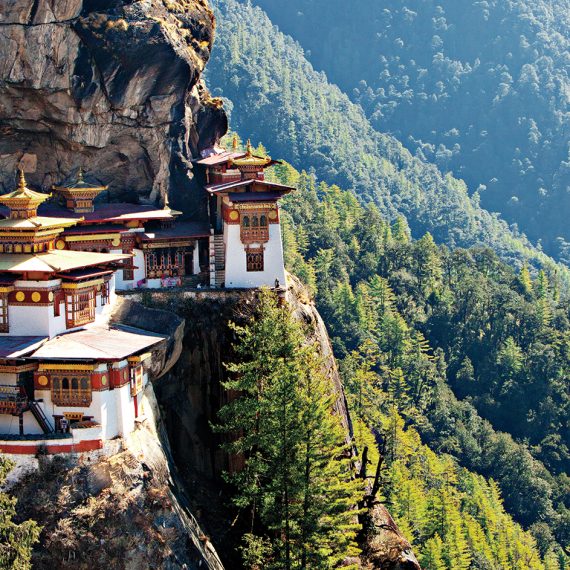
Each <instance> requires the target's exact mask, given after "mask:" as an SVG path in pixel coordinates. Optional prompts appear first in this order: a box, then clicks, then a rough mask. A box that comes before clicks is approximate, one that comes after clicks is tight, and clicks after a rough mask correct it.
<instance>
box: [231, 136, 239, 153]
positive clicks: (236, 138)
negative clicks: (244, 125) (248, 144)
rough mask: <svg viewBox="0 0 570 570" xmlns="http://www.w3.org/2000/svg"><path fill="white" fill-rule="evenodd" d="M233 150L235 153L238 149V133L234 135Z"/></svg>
mask: <svg viewBox="0 0 570 570" xmlns="http://www.w3.org/2000/svg"><path fill="white" fill-rule="evenodd" d="M232 148H233V150H234V152H237V149H238V137H237V133H234V140H233V141H232Z"/></svg>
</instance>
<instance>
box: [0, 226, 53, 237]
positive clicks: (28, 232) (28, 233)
mask: <svg viewBox="0 0 570 570" xmlns="http://www.w3.org/2000/svg"><path fill="white" fill-rule="evenodd" d="M62 231H63V228H55V229H53V230H43V231H36V232H35V231H33V230H29V229H25V230H22V231H21V232H15V231H11V232H3V231H2V229H1V228H0V238H3V237H18V238H40V237H51V236H57V235H59V234H60V233H61V232H62Z"/></svg>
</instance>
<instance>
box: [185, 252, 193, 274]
mask: <svg viewBox="0 0 570 570" xmlns="http://www.w3.org/2000/svg"><path fill="white" fill-rule="evenodd" d="M184 275H186V276H188V275H194V254H193V253H185V254H184Z"/></svg>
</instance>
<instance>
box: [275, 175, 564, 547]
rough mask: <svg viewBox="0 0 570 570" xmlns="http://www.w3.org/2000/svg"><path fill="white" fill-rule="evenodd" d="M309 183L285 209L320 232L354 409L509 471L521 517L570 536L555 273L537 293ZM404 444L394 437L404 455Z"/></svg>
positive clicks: (471, 460)
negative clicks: (398, 421)
mask: <svg viewBox="0 0 570 570" xmlns="http://www.w3.org/2000/svg"><path fill="white" fill-rule="evenodd" d="M299 186H300V189H299V191H298V192H297V193H295V194H293V195H290V196H288V197H287V199H286V200H285V208H286V210H287V212H288V215H289V217H290V222H289V223H290V224H291V228H292V231H294V232H297V231H298V228H302V233H303V235H304V236H306V242H307V247H306V250H305V253H304V260H305V262H306V263H307V264H310V265H312V266H313V267H315V277H316V301H317V305H318V308H319V310H320V312H321V314H322V315H323V317H324V319H325V322H326V323H327V326H328V328H329V332H330V336H331V338H332V341H333V344H334V349H335V353H336V354H337V355H338V356H341V357H342V361H341V370H342V371H343V376H344V378H345V381H346V385H347V387H348V389H349V403H350V405H351V409H353V410H355V411H356V413H358V414H359V416H360V417H361V418H362V419H363V421H364V423H365V424H366V425H368V426H376V425H378V414H379V410H380V409H385V410H387V411H386V412H385V413H386V414H387V415H388V417H391V418H392V419H394V418H395V417H397V416H398V417H399V416H402V417H403V418H404V420H405V422H406V423H407V424H409V425H414V426H415V427H416V429H418V430H419V431H420V433H421V434H422V437H424V438H425V440H426V442H428V443H429V444H430V445H431V446H433V448H434V449H436V450H438V451H445V452H448V453H450V454H453V456H454V457H456V458H457V460H458V461H460V463H461V464H462V465H463V466H465V467H467V468H469V469H471V470H473V471H475V472H478V473H480V474H482V475H484V476H485V477H492V478H493V479H495V480H496V481H497V482H498V484H499V486H500V489H501V494H502V496H503V497H504V500H505V506H506V508H507V510H508V511H509V512H510V513H512V514H513V515H514V516H515V517H516V519H517V520H518V521H519V522H520V523H522V524H524V525H531V524H533V523H536V522H538V521H545V522H546V524H548V526H549V528H550V529H551V530H552V533H553V535H554V537H555V540H556V541H558V542H560V543H561V544H567V543H568V539H569V538H570V535H569V533H568V528H569V526H568V524H567V521H568V520H570V519H569V518H568V515H567V513H568V508H569V507H570V504H569V503H568V501H569V499H568V497H569V496H570V494H569V493H568V488H569V487H568V486H566V485H565V483H564V479H562V477H564V475H563V474H564V473H565V472H566V471H567V469H568V467H569V460H570V456H569V452H568V449H569V443H570V442H569V440H568V428H567V426H568V406H569V403H570V395H569V393H568V382H567V373H568V370H570V361H569V359H570V344H569V341H570V322H569V319H568V302H567V301H564V300H560V299H556V298H555V297H554V293H553V291H554V290H555V289H556V281H555V279H556V278H555V276H554V277H550V278H547V277H546V272H544V274H543V275H542V276H541V274H540V273H538V274H537V275H536V276H535V277H534V281H533V282H532V288H531V289H530V291H529V290H527V291H523V290H522V288H521V280H520V275H518V274H517V273H516V272H515V271H514V270H513V269H511V268H510V267H508V266H506V265H505V264H504V263H502V262H501V261H500V260H499V259H498V258H497V256H496V255H495V254H493V253H492V252H491V251H489V250H488V249H482V248H476V249H472V250H461V249H457V250H455V251H449V250H447V249H446V248H441V247H438V246H436V245H435V244H434V243H433V241H432V239H431V238H430V237H429V236H426V237H425V239H422V240H418V241H413V240H407V239H405V238H404V239H402V238H401V237H398V239H396V237H395V236H399V235H401V234H402V233H403V234H404V236H405V232H400V231H399V230H398V228H397V227H396V224H397V223H398V222H394V223H392V224H390V223H389V222H388V221H387V220H385V219H383V218H382V217H381V216H380V215H379V214H378V212H377V210H375V209H374V208H372V209H371V208H369V207H363V206H359V205H358V204H355V205H351V206H350V210H349V213H350V215H348V212H347V211H346V209H347V207H346V201H345V200H344V199H343V197H342V192H340V193H339V190H338V189H337V188H335V187H328V186H327V185H325V184H320V185H319V186H318V190H317V185H316V183H315V182H314V181H313V182H310V183H309V181H308V177H307V175H305V174H302V175H300V177H299ZM335 210H336V211H335ZM325 212H326V215H325ZM333 228H334V231H333ZM304 239H305V238H304ZM354 240H356V243H357V244H358V247H355V245H354ZM551 279H552V281H551ZM553 284H554V285H553ZM541 303H544V305H543V306H547V307H548V310H549V311H550V313H549V314H550V319H547V320H545V319H544V318H542V316H541V313H540V311H541ZM450 387H451V388H453V391H454V392H455V394H457V395H458V396H460V397H461V398H465V397H468V400H463V401H459V400H458V399H457V397H456V395H455V394H454V393H453V391H452V390H451V389H450ZM483 418H485V419H483ZM394 422H395V420H394ZM395 427H396V423H393V424H392V428H395ZM496 430H503V431H505V432H509V433H510V434H512V435H513V436H514V438H515V439H513V437H511V435H508V434H507V433H499V432H498V431H496ZM527 442H528V443H530V446H529V445H528V443H527ZM399 446H400V444H399V443H398V440H397V439H393V440H391V442H390V443H389V445H388V446H387V453H388V454H389V456H390V457H391V456H392V455H395V456H397V454H398V449H399ZM528 497H533V499H532V500H528V499H527V498H528ZM440 538H442V535H441V534H440ZM434 540H435V539H434ZM556 548H558V547H555V549H556ZM556 552H558V551H556ZM477 556H483V555H482V554H477ZM476 558H477V557H476Z"/></svg>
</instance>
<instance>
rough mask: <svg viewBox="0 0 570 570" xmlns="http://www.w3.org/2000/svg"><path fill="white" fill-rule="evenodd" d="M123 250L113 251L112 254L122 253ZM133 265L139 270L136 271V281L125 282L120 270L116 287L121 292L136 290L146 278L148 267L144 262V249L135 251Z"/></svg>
mask: <svg viewBox="0 0 570 570" xmlns="http://www.w3.org/2000/svg"><path fill="white" fill-rule="evenodd" d="M122 251H123V250H121V249H112V250H111V253H122ZM133 256H134V257H133V258H132V260H131V261H132V264H133V265H134V266H135V267H136V268H137V269H135V270H134V279H132V280H129V281H125V280H124V279H123V270H122V269H119V270H118V271H117V272H116V273H115V275H116V287H117V290H119V291H121V290H124V289H134V288H136V286H137V283H138V282H139V281H140V280H141V279H144V278H145V277H146V267H145V262H144V252H143V250H142V249H133Z"/></svg>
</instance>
